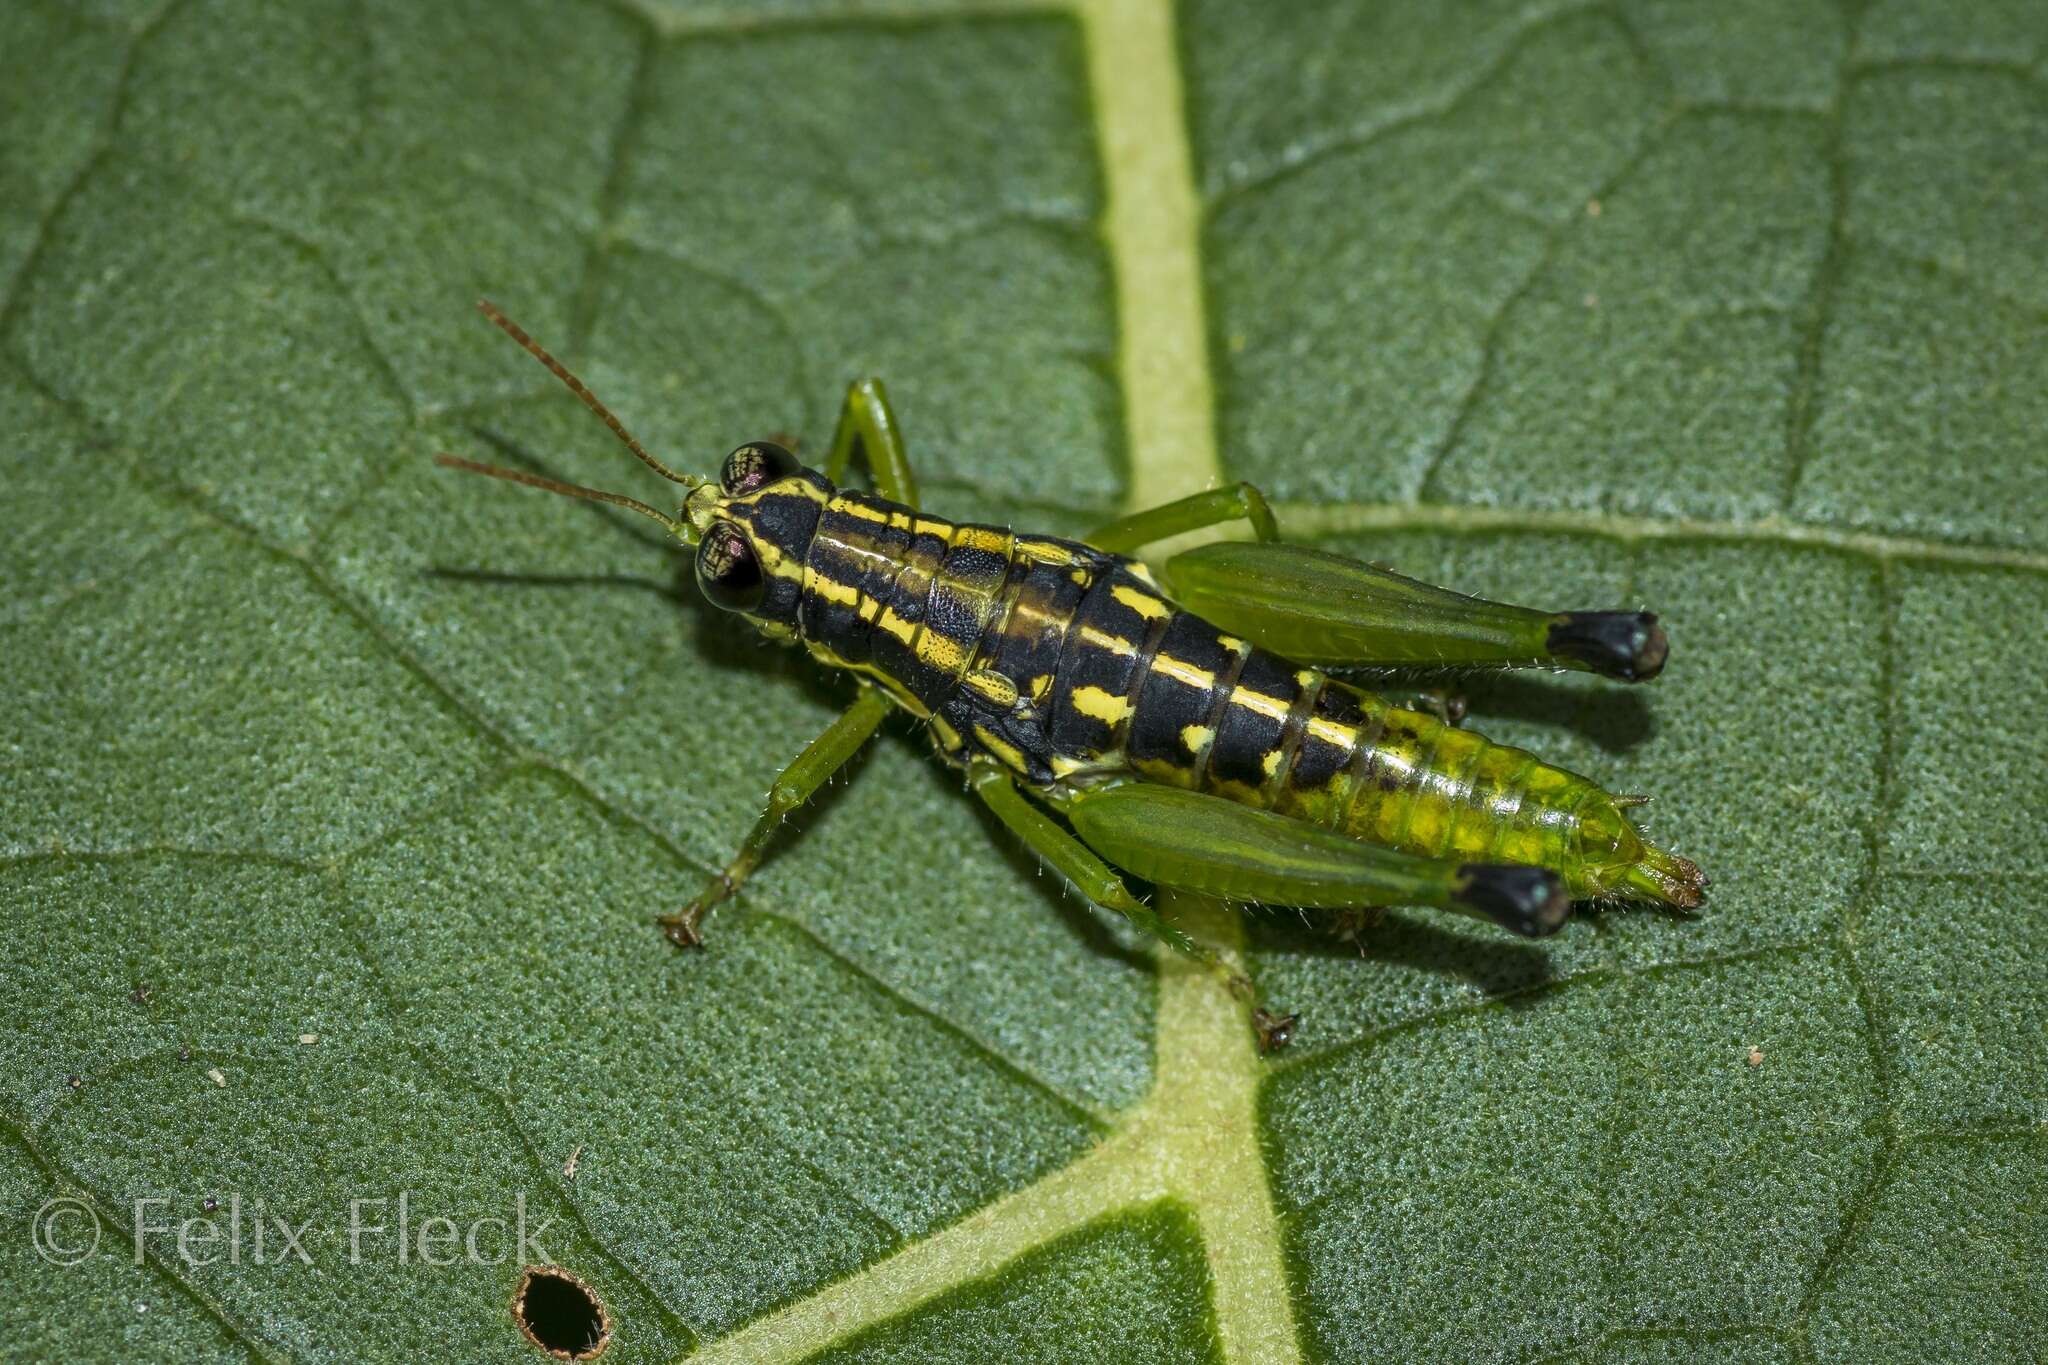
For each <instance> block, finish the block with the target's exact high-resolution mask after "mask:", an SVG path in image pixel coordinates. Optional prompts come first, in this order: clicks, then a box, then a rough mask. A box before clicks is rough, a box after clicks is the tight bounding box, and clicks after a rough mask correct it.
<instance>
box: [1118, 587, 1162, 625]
mask: <svg viewBox="0 0 2048 1365" xmlns="http://www.w3.org/2000/svg"><path fill="white" fill-rule="evenodd" d="M1109 595H1110V596H1111V597H1114V598H1115V599H1116V600H1117V601H1119V602H1121V603H1123V604H1124V605H1125V606H1127V607H1129V608H1130V609H1131V610H1132V611H1134V612H1136V613H1138V615H1140V616H1142V617H1144V618H1145V619H1146V620H1148V621H1157V620H1159V619H1161V618H1162V617H1164V616H1166V615H1167V610H1166V603H1164V602H1162V601H1160V600H1159V599H1158V598H1156V597H1153V596H1152V595H1150V594H1149V593H1142V592H1139V591H1138V590H1137V589H1136V588H1127V587H1125V586H1124V585H1123V584H1121V583H1119V584H1117V585H1116V586H1115V587H1113V588H1111V589H1110V590H1109Z"/></svg>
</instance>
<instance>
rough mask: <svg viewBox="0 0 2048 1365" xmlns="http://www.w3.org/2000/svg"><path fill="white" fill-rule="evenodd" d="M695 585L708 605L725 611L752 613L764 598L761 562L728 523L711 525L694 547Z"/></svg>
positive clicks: (766, 583) (765, 586) (766, 587)
mask: <svg viewBox="0 0 2048 1365" xmlns="http://www.w3.org/2000/svg"><path fill="white" fill-rule="evenodd" d="M697 586H698V587H699V588H700V589H702V590H703V593H704V596H705V597H707V598H709V599H710V601H711V605H712V606H714V607H723V608H725V610H727V611H752V610H753V609H754V608H755V607H758V606H760V605H761V599H762V597H764V596H766V595H767V592H768V580H767V579H766V578H765V577H763V576H762V574H761V561H760V560H758V559H756V558H754V547H753V546H751V545H749V544H748V543H747V538H746V537H745V536H743V535H741V534H740V532H739V528H738V527H736V526H734V525H733V524H732V523H731V522H724V521H721V522H718V523H717V524H715V525H713V526H712V527H711V529H710V530H708V531H706V532H705V533H704V539H703V541H702V542H701V543H700V544H699V545H698V546H697Z"/></svg>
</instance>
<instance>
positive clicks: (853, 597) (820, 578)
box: [804, 572, 860, 607]
mask: <svg viewBox="0 0 2048 1365" xmlns="http://www.w3.org/2000/svg"><path fill="white" fill-rule="evenodd" d="M804 588H805V590H806V591H808V592H814V593H816V594H817V595H818V596H820V597H822V598H824V599H825V600H826V601H827V602H837V603H839V604H840V605H841V606H845V607H852V606H858V605H859V604H860V589H859V588H856V587H854V586H853V584H851V583H841V582H840V581H839V580H838V579H836V578H827V577H825V575H823V574H821V573H816V572H813V573H812V574H811V575H810V577H809V578H808V579H806V580H805V582H804Z"/></svg>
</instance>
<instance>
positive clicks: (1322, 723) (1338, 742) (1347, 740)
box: [1308, 716, 1358, 749]
mask: <svg viewBox="0 0 2048 1365" xmlns="http://www.w3.org/2000/svg"><path fill="white" fill-rule="evenodd" d="M1308 732H1309V733H1310V734H1311V735H1314V736H1315V737H1316V738H1317V739H1319V740H1321V741H1322V742H1323V743H1325V744H1330V745H1335V746H1336V747H1337V748H1339V749H1343V748H1348V747H1350V744H1351V741H1352V740H1354V739H1356V738H1358V727H1356V726H1353V725H1346V724H1344V723H1343V722H1342V721H1336V720H1324V719H1322V718H1321V717H1320V716H1318V717H1315V718H1313V719H1311V720H1310V721H1309V723H1308Z"/></svg>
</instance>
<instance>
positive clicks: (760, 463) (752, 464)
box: [718, 441, 803, 498]
mask: <svg viewBox="0 0 2048 1365" xmlns="http://www.w3.org/2000/svg"><path fill="white" fill-rule="evenodd" d="M802 469H803V463H802V462H801V461H799V460H798V459H797V457H796V456H794V455H792V454H790V453H789V452H788V451H787V450H784V449H783V448H782V447H781V446H779V445H777V444H775V442H773V441H749V442H747V444H745V445H743V446H741V447H740V448H739V449H738V450H735V451H734V452H733V453H732V454H730V455H728V456H726V457H725V468H724V469H723V470H721V471H720V472H719V475H718V482H719V485H720V486H721V487H722V488H724V489H725V495H726V496H727V497H729V498H737V497H741V496H743V495H745V494H748V493H751V492H753V491H754V490H755V489H757V488H765V487H767V486H768V485H769V484H771V483H774V482H775V481H776V480H777V479H786V478H788V477H789V476H790V475H792V474H795V473H798V472H799V471H801V470H802Z"/></svg>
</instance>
